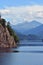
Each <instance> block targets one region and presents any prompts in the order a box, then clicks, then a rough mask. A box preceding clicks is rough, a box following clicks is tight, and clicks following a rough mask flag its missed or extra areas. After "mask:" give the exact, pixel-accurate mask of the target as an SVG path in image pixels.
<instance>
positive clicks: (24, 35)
mask: <svg viewBox="0 0 43 65" xmlns="http://www.w3.org/2000/svg"><path fill="white" fill-rule="evenodd" d="M12 28H13V29H14V30H15V31H16V33H17V35H18V36H19V38H20V39H30V40H37V39H43V24H41V23H39V22H37V21H35V20H34V21H31V22H23V23H20V24H18V25H15V26H13V25H12Z"/></svg>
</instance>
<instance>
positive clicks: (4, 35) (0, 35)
mask: <svg viewBox="0 0 43 65" xmlns="http://www.w3.org/2000/svg"><path fill="white" fill-rule="evenodd" d="M16 46H17V45H16V43H15V41H14V38H13V36H11V35H10V33H9V31H8V29H7V27H5V28H4V27H3V26H2V25H1V24H0V48H10V47H16Z"/></svg>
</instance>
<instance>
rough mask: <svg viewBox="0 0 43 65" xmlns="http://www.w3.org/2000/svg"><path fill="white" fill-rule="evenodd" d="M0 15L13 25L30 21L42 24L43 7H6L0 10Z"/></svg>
mask: <svg viewBox="0 0 43 65" xmlns="http://www.w3.org/2000/svg"><path fill="white" fill-rule="evenodd" d="M0 13H1V14H2V17H3V18H6V19H7V20H8V21H10V23H11V24H13V25H14V24H18V23H22V22H25V21H28V22H30V21H32V20H38V21H40V22H41V23H43V6H41V5H33V6H18V7H6V8H5V9H0Z"/></svg>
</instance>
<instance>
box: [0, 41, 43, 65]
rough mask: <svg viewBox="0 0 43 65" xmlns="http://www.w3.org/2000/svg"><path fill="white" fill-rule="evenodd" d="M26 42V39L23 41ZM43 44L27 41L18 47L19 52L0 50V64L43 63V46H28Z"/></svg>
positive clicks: (39, 64)
mask: <svg viewBox="0 0 43 65" xmlns="http://www.w3.org/2000/svg"><path fill="white" fill-rule="evenodd" d="M21 43H22V44H24V41H22V42H21ZM27 43H28V44H30V43H31V44H32V43H34V44H37V43H38V44H39V43H40V44H43V43H42V42H26V41H25V44H26V45H23V46H22V45H21V46H19V47H18V48H15V49H14V48H13V49H12V50H13V51H14V50H16V51H18V52H8V53H7V52H4V53H3V52H0V65H43V46H40V45H39V46H37V45H36V46H35V45H33V46H28V44H27Z"/></svg>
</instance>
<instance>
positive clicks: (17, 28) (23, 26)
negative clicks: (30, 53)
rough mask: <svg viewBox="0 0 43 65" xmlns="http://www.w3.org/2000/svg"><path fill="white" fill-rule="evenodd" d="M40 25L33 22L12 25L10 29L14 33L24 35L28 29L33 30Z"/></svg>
mask: <svg viewBox="0 0 43 65" xmlns="http://www.w3.org/2000/svg"><path fill="white" fill-rule="evenodd" d="M40 25H41V23H39V22H37V21H35V20H33V21H31V22H27V21H25V22H23V23H19V24H18V25H15V26H14V25H12V28H13V29H14V30H15V31H16V32H19V33H21V34H26V33H29V32H28V31H29V30H30V29H33V28H36V27H38V26H40Z"/></svg>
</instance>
